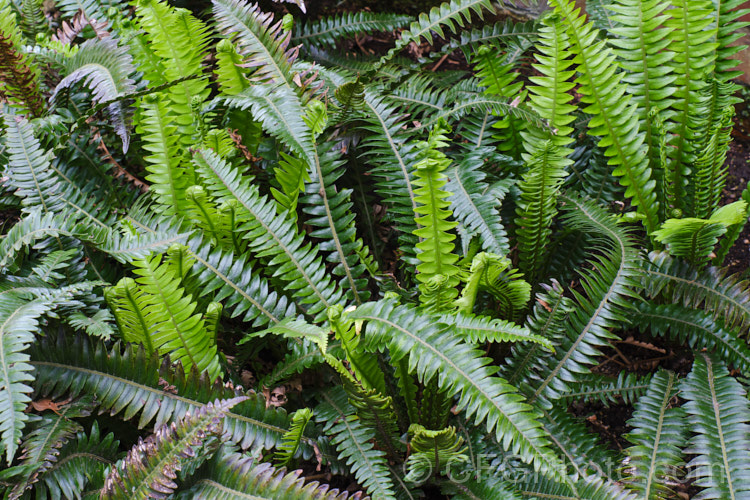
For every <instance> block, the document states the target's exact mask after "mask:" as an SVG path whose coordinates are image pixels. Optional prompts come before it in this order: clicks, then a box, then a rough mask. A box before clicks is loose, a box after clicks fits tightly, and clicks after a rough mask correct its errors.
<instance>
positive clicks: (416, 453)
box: [404, 424, 467, 483]
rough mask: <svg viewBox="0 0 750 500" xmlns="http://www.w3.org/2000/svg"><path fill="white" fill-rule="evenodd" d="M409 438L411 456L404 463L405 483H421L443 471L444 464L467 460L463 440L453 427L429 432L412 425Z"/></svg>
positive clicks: (417, 425) (421, 427)
mask: <svg viewBox="0 0 750 500" xmlns="http://www.w3.org/2000/svg"><path fill="white" fill-rule="evenodd" d="M409 438H410V439H409V447H410V448H411V454H410V455H409V458H408V460H407V461H406V467H407V471H408V472H407V474H406V477H405V478H404V479H405V480H406V481H409V482H412V483H423V482H425V481H426V480H427V479H429V478H430V477H431V476H432V475H433V474H435V473H436V472H440V471H441V470H442V469H445V468H446V464H451V463H458V462H461V461H466V459H467V456H466V455H464V452H465V451H466V448H465V447H464V446H463V444H464V440H463V438H462V437H461V436H458V435H456V428H455V427H453V426H449V427H445V428H444V429H440V430H430V429H425V428H424V427H423V426H421V425H419V424H412V425H410V426H409Z"/></svg>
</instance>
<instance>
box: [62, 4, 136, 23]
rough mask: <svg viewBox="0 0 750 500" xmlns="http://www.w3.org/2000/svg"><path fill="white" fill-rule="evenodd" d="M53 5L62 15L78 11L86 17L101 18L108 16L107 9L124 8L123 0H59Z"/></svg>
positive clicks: (116, 10)
mask: <svg viewBox="0 0 750 500" xmlns="http://www.w3.org/2000/svg"><path fill="white" fill-rule="evenodd" d="M55 7H56V8H58V9H60V11H61V12H62V15H63V17H65V18H67V17H73V16H75V15H76V14H77V13H78V12H79V11H82V12H83V14H84V15H85V16H86V17H87V18H88V19H96V20H103V19H107V18H108V13H109V12H108V11H109V9H110V8H114V9H115V12H120V11H121V10H122V9H123V8H124V2H123V0H59V1H56V2H55Z"/></svg>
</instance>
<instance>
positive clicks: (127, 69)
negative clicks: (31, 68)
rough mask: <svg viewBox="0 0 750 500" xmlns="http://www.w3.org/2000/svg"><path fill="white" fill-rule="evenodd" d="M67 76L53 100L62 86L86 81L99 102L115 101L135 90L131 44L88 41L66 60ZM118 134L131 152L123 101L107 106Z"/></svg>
mask: <svg viewBox="0 0 750 500" xmlns="http://www.w3.org/2000/svg"><path fill="white" fill-rule="evenodd" d="M64 68H65V69H64V72H65V78H63V79H62V80H60V83H58V84H57V86H56V87H55V90H54V92H53V93H52V97H51V99H54V98H55V96H56V95H57V94H58V92H60V91H61V90H62V89H66V88H68V87H71V86H72V85H74V84H76V83H78V82H83V85H84V86H86V87H88V88H89V90H91V96H92V101H93V102H94V103H96V104H99V103H103V102H106V101H112V100H115V99H117V97H119V96H122V95H124V94H129V93H131V92H133V91H134V90H135V85H134V82H133V80H132V79H131V78H130V74H131V73H133V72H134V71H135V68H134V67H133V63H132V57H131V56H130V55H129V54H128V52H127V47H118V45H117V41H116V40H115V39H114V38H105V39H103V40H99V39H98V38H95V39H92V40H87V41H85V42H84V43H82V44H81V45H79V46H78V50H77V51H76V53H75V54H74V55H73V56H72V57H70V58H68V59H65V61H64ZM107 112H108V113H109V118H110V120H112V124H113V125H114V129H115V133H117V135H118V136H120V139H121V140H122V150H123V152H124V153H127V151H128V147H129V145H130V134H129V133H128V128H127V125H128V124H127V119H128V117H127V109H126V108H125V107H124V105H123V103H122V102H120V101H115V102H113V103H111V104H109V105H108V106H107Z"/></svg>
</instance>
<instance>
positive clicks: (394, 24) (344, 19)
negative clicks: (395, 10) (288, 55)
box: [291, 11, 412, 46]
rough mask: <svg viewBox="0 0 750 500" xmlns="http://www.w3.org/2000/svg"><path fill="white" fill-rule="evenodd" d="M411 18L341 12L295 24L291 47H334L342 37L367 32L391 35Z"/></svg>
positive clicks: (383, 14)
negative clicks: (310, 45) (390, 33)
mask: <svg viewBox="0 0 750 500" xmlns="http://www.w3.org/2000/svg"><path fill="white" fill-rule="evenodd" d="M411 20H412V18H411V17H409V16H405V15H402V14H390V13H385V12H383V13H376V12H365V11H361V12H343V13H341V14H336V15H335V16H329V17H324V18H321V19H317V20H314V21H308V22H306V23H304V24H296V25H295V27H294V33H293V34H292V40H291V43H292V44H293V45H298V44H300V43H302V44H305V45H307V44H313V45H328V46H332V45H335V44H336V42H338V41H339V40H341V39H342V38H348V37H351V36H353V35H357V34H359V33H367V32H370V31H384V32H391V31H395V30H397V29H399V28H402V27H404V26H406V25H407V24H408V23H409V21H411Z"/></svg>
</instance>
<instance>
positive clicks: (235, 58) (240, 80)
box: [216, 39, 250, 95]
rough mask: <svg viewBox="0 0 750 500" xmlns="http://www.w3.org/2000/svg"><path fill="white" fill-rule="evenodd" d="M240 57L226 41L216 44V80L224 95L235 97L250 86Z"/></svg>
mask: <svg viewBox="0 0 750 500" xmlns="http://www.w3.org/2000/svg"><path fill="white" fill-rule="evenodd" d="M242 64H243V62H242V56H241V55H240V53H239V52H237V49H236V48H235V46H234V44H232V42H230V41H229V40H227V39H224V40H221V41H220V42H219V43H217V44H216V79H217V80H218V83H219V88H220V89H221V92H222V94H224V95H237V94H239V93H240V92H242V91H243V90H245V89H247V88H248V87H249V86H250V80H248V78H247V76H246V72H245V70H244V68H243V67H242Z"/></svg>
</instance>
